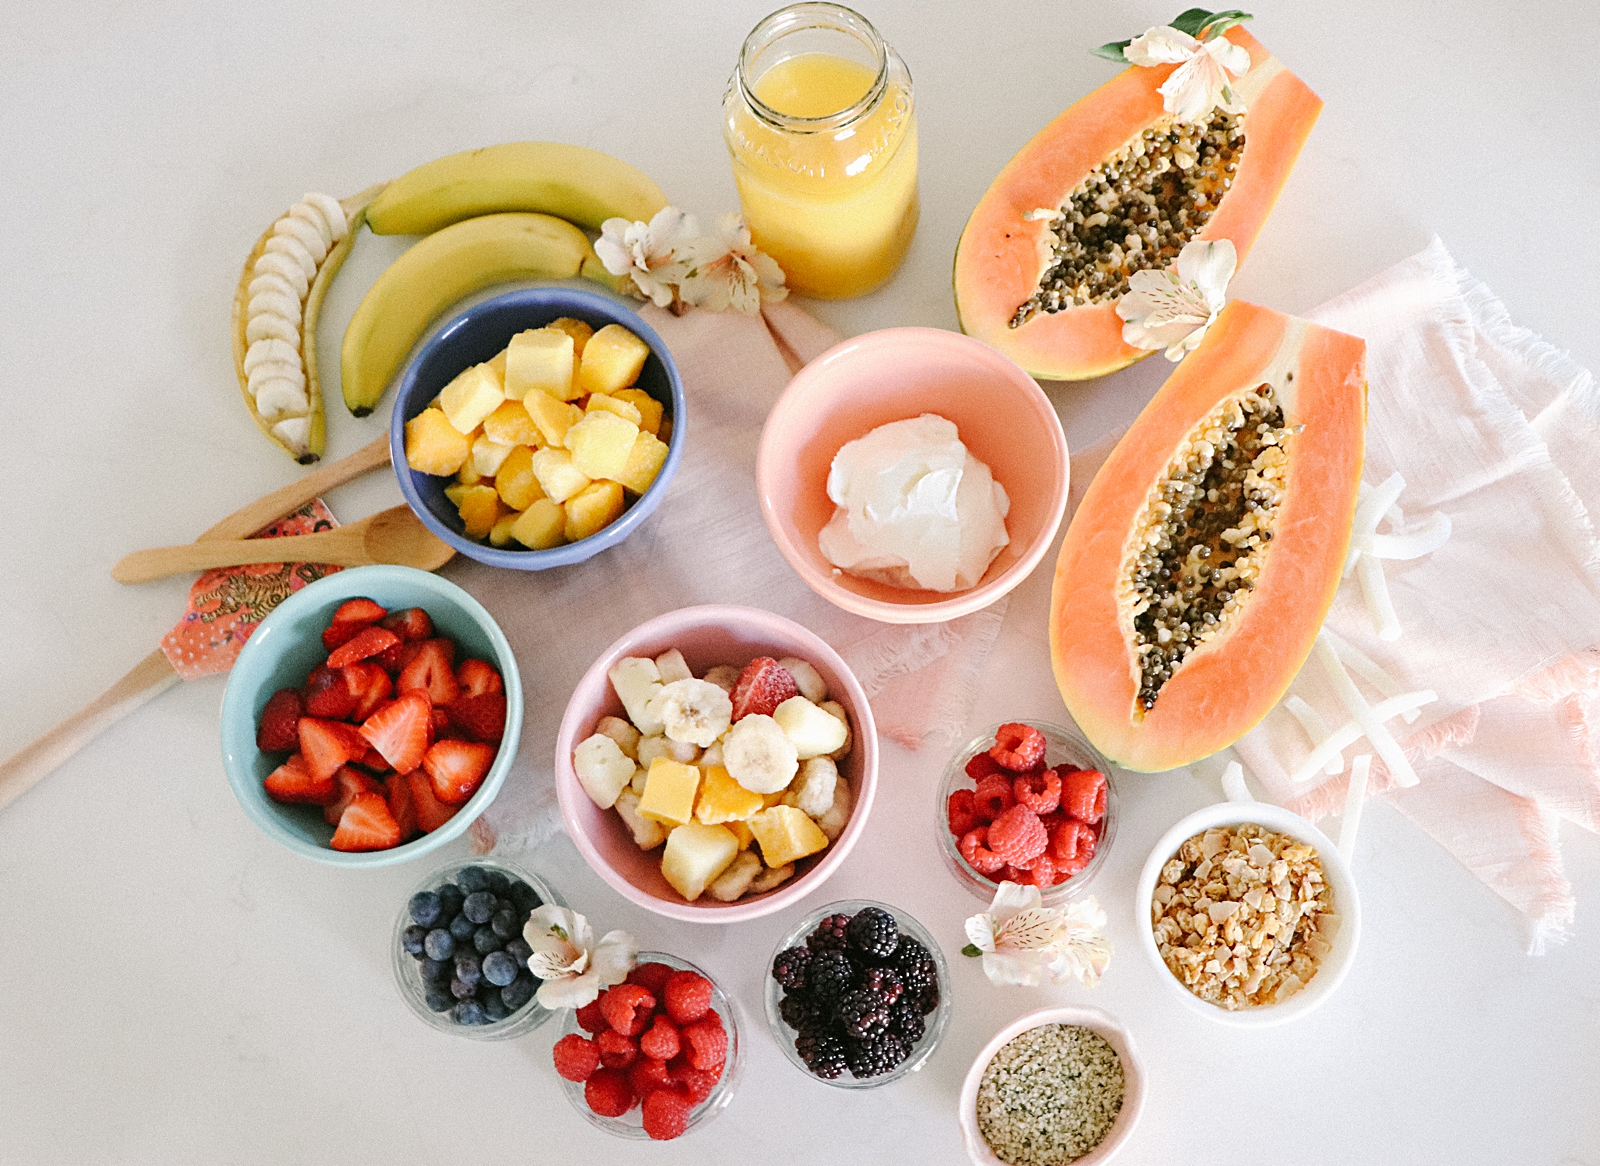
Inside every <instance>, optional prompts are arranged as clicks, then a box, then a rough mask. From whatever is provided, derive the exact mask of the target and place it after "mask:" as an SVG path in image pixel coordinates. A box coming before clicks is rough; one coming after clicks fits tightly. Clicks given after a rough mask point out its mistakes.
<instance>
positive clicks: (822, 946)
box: [806, 915, 850, 951]
mask: <svg viewBox="0 0 1600 1166" xmlns="http://www.w3.org/2000/svg"><path fill="white" fill-rule="evenodd" d="M849 926H850V916H848V915H829V916H828V917H827V918H826V919H824V920H823V921H822V922H821V923H818V924H817V929H816V930H815V931H813V932H812V933H811V934H810V935H808V936H806V946H807V947H809V948H810V949H811V950H812V951H843V950H844V933H845V931H846V929H847V928H849Z"/></svg>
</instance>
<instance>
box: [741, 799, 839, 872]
mask: <svg viewBox="0 0 1600 1166" xmlns="http://www.w3.org/2000/svg"><path fill="white" fill-rule="evenodd" d="M750 829H751V831H753V832H754V834H755V836H756V842H757V843H758V844H759V845H760V846H761V858H762V861H764V862H765V863H766V864H767V865H768V866H770V867H780V866H787V865H788V864H789V863H791V862H794V861H795V860H796V859H800V858H804V857H806V855H808V854H815V853H817V851H819V850H822V849H824V848H825V847H826V846H827V845H828V836H827V835H826V834H824V833H823V832H822V831H821V830H819V829H817V824H816V823H815V822H813V821H812V820H811V819H810V818H809V817H807V816H806V813H805V811H804V810H797V809H796V808H795V807H793V806H773V807H771V808H770V809H766V810H762V811H761V812H760V813H759V814H757V815H756V816H755V817H753V818H751V819H750Z"/></svg>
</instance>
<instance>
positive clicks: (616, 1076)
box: [583, 1069, 635, 1117]
mask: <svg viewBox="0 0 1600 1166" xmlns="http://www.w3.org/2000/svg"><path fill="white" fill-rule="evenodd" d="M583 1099H584V1100H585V1101H587V1102H588V1103H589V1108H590V1109H592V1110H594V1111H595V1112H596V1113H598V1114H599V1115H600V1116H601V1117H621V1116H622V1115H623V1114H625V1113H627V1112H628V1111H629V1110H630V1109H632V1108H633V1103H634V1100H635V1099H634V1096H633V1086H631V1085H629V1084H628V1079H627V1077H625V1076H623V1074H622V1073H621V1072H620V1071H619V1070H617V1069H596V1070H595V1071H594V1072H593V1073H592V1074H591V1075H590V1077H589V1080H588V1081H586V1082H585V1083H584V1086H583Z"/></svg>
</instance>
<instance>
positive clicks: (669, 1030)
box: [639, 1013, 680, 1061]
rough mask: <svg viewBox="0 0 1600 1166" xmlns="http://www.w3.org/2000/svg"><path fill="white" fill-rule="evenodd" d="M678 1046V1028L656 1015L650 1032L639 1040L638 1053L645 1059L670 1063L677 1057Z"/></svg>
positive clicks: (663, 1017)
mask: <svg viewBox="0 0 1600 1166" xmlns="http://www.w3.org/2000/svg"><path fill="white" fill-rule="evenodd" d="M679 1044H680V1042H679V1040H678V1026H677V1025H675V1024H673V1023H672V1021H670V1020H668V1019H667V1018H666V1017H665V1016H662V1015H660V1014H659V1013H658V1014H657V1015H656V1020H655V1024H653V1025H652V1026H651V1028H650V1031H649V1032H647V1033H645V1034H644V1035H643V1036H641V1037H640V1038H639V1051H640V1052H641V1053H643V1054H644V1055H645V1056H647V1057H655V1058H656V1059H657V1060H661V1061H670V1060H672V1058H673V1057H675V1056H677V1055H678V1046H679Z"/></svg>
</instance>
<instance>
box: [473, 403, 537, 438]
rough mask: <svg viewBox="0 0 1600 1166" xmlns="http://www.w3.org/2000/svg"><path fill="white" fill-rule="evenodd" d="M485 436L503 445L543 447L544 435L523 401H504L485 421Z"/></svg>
mask: <svg viewBox="0 0 1600 1166" xmlns="http://www.w3.org/2000/svg"><path fill="white" fill-rule="evenodd" d="M483 433H484V436H485V437H487V438H489V439H490V440H491V441H498V442H500V443H501V444H502V445H543V444H544V433H543V432H542V431H541V430H540V429H539V427H538V426H537V425H535V424H534V423H533V418H532V417H530V416H529V415H528V409H527V406H525V405H524V404H523V403H522V402H521V401H502V402H501V403H500V407H499V408H498V409H496V410H495V411H494V412H493V413H490V414H489V415H488V416H487V417H485V418H484V419H483Z"/></svg>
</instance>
